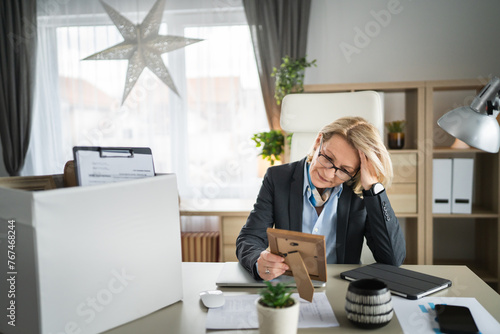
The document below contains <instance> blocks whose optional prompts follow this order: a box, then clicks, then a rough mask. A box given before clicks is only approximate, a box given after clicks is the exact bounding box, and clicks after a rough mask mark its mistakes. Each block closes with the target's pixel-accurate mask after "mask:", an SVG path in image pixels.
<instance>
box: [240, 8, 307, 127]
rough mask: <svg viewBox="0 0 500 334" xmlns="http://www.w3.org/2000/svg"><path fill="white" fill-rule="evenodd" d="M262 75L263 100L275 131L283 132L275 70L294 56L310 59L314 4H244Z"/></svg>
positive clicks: (258, 66) (270, 123)
mask: <svg viewBox="0 0 500 334" xmlns="http://www.w3.org/2000/svg"><path fill="white" fill-rule="evenodd" d="M243 6H244V8H245V15H246V17H247V21H248V25H249V26H250V33H251V35H252V42H253V47H254V53H255V59H256V61H257V68H258V71H259V78H260V86H261V89H262V97H263V99H264V105H265V108H266V114H267V120H268V122H269V127H270V128H271V129H280V128H281V127H280V110H281V109H280V108H279V107H278V105H277V104H276V101H275V100H274V82H275V80H274V78H272V77H271V76H270V74H271V72H272V70H273V67H279V66H280V64H281V59H282V58H283V57H285V56H287V55H288V56H290V57H291V58H292V59H298V58H302V57H305V56H306V46H307V28H308V25H309V12H310V9H311V0H243Z"/></svg>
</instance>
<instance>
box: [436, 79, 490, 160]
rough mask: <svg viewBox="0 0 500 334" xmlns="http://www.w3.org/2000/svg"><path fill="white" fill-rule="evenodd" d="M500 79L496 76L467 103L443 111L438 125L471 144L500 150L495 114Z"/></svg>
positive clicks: (485, 149) (487, 149)
mask: <svg viewBox="0 0 500 334" xmlns="http://www.w3.org/2000/svg"><path fill="white" fill-rule="evenodd" d="M499 93H500V79H499V78H497V77H494V78H493V79H491V81H490V82H489V83H488V84H487V85H486V86H485V87H484V88H483V89H482V90H481V92H480V93H479V94H478V95H477V96H476V97H475V98H474V100H473V101H472V103H471V105H470V106H468V107H460V108H457V109H454V110H452V111H449V112H447V113H446V114H444V115H443V116H442V117H441V118H440V119H439V120H438V122H437V123H438V125H439V126H440V127H441V128H442V129H443V130H445V131H446V132H448V133H449V134H450V135H452V136H453V137H455V138H458V139H460V140H462V141H464V142H465V143H466V144H469V145H470V146H473V147H476V148H478V149H480V150H483V151H486V152H490V153H497V152H498V150H499V148H500V126H499V125H498V121H497V119H496V117H497V116H498V114H499V110H498V109H499V105H500V96H499Z"/></svg>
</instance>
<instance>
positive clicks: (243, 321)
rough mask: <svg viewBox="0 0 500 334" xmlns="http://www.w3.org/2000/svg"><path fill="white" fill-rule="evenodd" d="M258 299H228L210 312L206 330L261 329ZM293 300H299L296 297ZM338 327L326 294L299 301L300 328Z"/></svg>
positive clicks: (251, 296)
mask: <svg viewBox="0 0 500 334" xmlns="http://www.w3.org/2000/svg"><path fill="white" fill-rule="evenodd" d="M259 297H260V296H259V295H256V294H254V295H237V296H226V297H225V299H226V302H225V303H224V306H222V307H219V308H211V309H209V310H208V315H207V322H206V326H207V329H253V328H259V320H258V318H257V306H256V305H255V300H257V299H258V298H259ZM292 297H294V298H297V299H299V295H298V294H297V293H294V294H292ZM338 325H339V323H338V321H337V318H335V314H333V310H332V307H331V305H330V303H329V302H328V298H327V297H326V295H325V294H324V293H321V292H318V293H315V294H314V297H313V302H312V303H309V302H308V301H305V300H303V299H300V316H299V328H311V327H336V326H338Z"/></svg>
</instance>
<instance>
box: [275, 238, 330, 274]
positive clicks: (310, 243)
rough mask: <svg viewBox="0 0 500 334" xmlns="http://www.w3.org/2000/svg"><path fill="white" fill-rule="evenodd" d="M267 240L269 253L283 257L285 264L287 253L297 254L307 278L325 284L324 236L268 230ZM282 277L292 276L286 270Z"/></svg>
mask: <svg viewBox="0 0 500 334" xmlns="http://www.w3.org/2000/svg"><path fill="white" fill-rule="evenodd" d="M267 238H268V240H269V248H270V250H271V253H273V254H277V255H280V256H283V257H285V262H286V256H287V255H288V254H289V253H296V252H299V253H300V255H301V257H302V260H303V262H304V265H305V267H306V269H307V272H308V273H309V277H310V278H311V279H312V280H316V281H321V282H326V278H327V275H326V253H325V250H326V247H325V236H323V235H315V234H310V233H303V232H296V231H288V230H280V229H274V228H268V229H267ZM284 275H288V276H293V273H292V272H291V271H290V270H287V271H286V272H285V274H284Z"/></svg>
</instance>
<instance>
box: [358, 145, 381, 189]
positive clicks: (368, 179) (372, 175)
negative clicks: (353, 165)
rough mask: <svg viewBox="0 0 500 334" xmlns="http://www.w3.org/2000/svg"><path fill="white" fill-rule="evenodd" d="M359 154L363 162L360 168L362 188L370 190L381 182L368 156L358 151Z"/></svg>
mask: <svg viewBox="0 0 500 334" xmlns="http://www.w3.org/2000/svg"><path fill="white" fill-rule="evenodd" d="M358 152H359V160H360V161H361V166H360V167H359V173H360V181H361V186H363V189H364V190H368V189H370V188H371V187H372V185H374V184H375V183H377V182H379V181H378V177H377V172H376V171H375V168H374V167H373V166H372V164H371V162H370V161H368V159H367V158H366V155H365V154H364V153H363V152H361V150H358Z"/></svg>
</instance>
